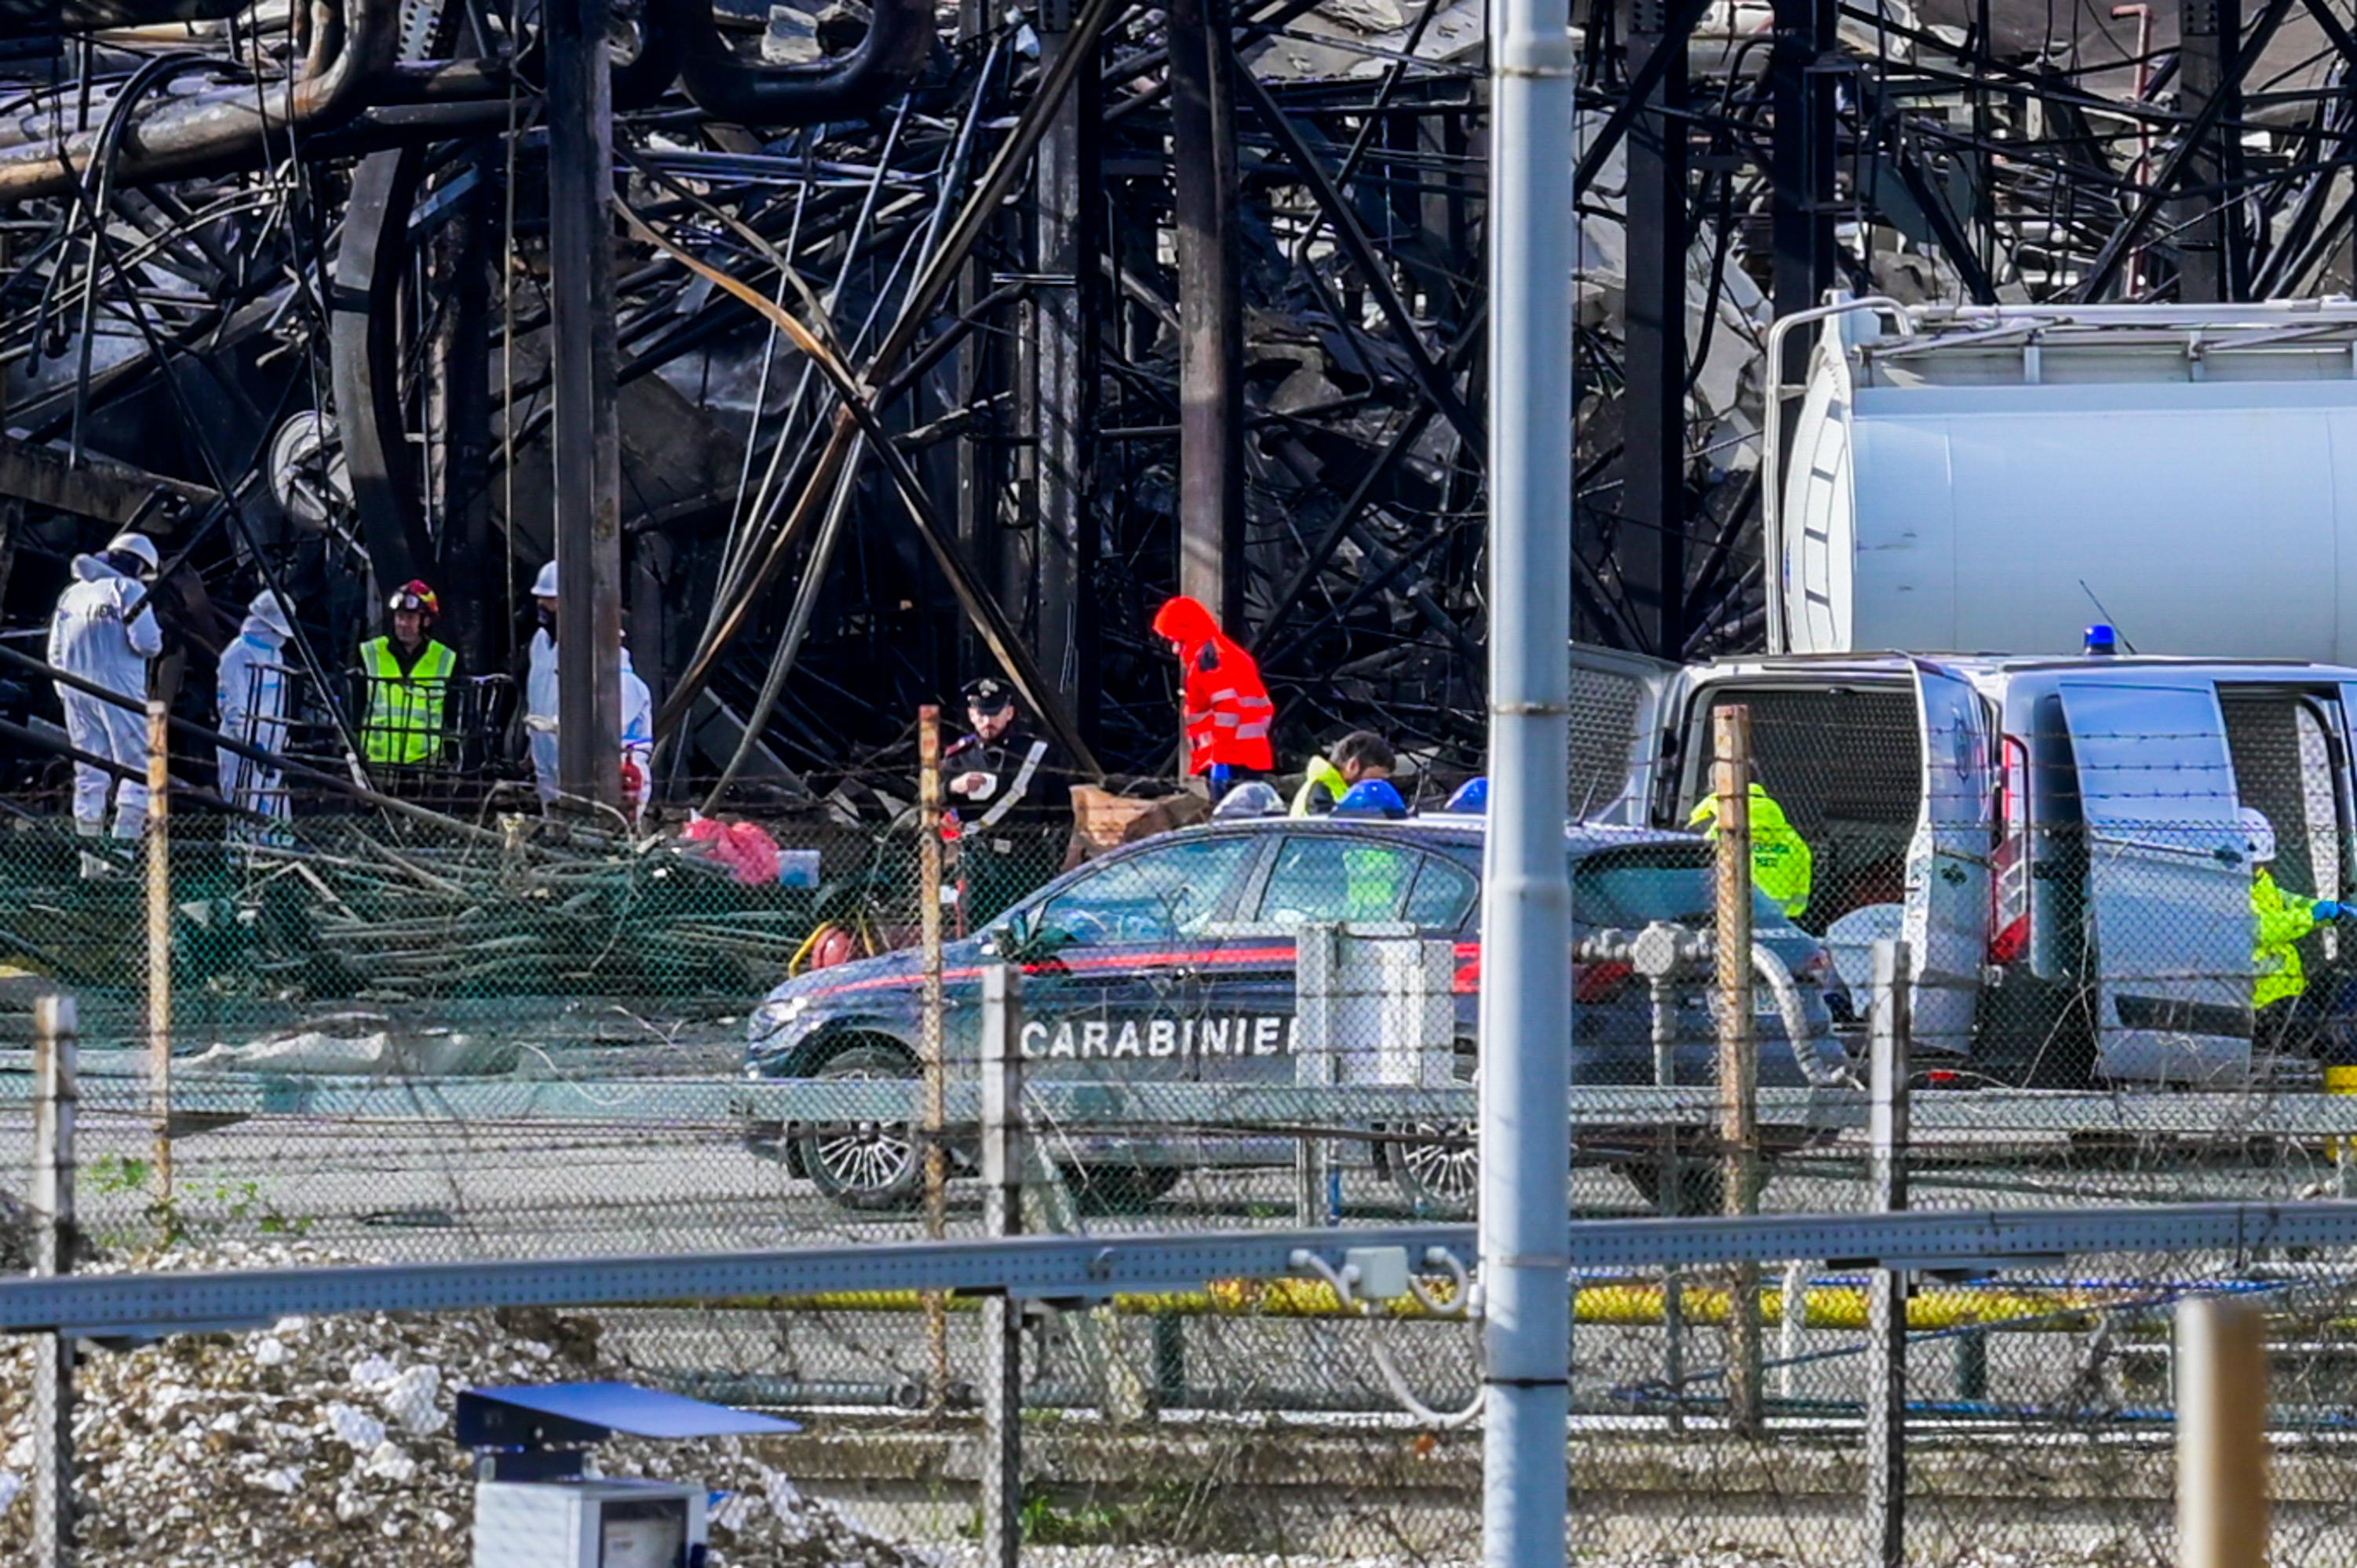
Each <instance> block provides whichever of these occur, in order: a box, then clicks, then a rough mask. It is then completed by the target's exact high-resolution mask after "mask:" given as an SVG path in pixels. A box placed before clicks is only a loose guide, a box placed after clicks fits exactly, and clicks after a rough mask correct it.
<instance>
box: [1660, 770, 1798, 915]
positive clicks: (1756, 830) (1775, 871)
mask: <svg viewBox="0 0 2357 1568" xmlns="http://www.w3.org/2000/svg"><path fill="white" fill-rule="evenodd" d="M1749 795H1750V800H1751V885H1752V886H1754V887H1757V888H1758V889H1760V892H1762V893H1765V894H1766V895H1768V897H1770V899H1771V900H1773V901H1774V902H1775V903H1776V904H1778V905H1779V906H1781V908H1782V909H1783V911H1784V914H1785V916H1786V918H1790V919H1794V920H1797V919H1799V918H1801V916H1802V915H1803V914H1804V913H1806V912H1807V910H1808V908H1809V884H1810V883H1811V882H1812V881H1813V880H1814V879H1815V876H1816V856H1815V854H1813V853H1812V852H1811V851H1810V849H1809V841H1808V840H1806V839H1804V838H1803V837H1802V836H1801V834H1800V832H1799V830H1797V829H1795V828H1794V827H1793V826H1792V822H1791V821H1790V820H1789V819H1788V818H1786V816H1785V815H1784V808H1783V807H1781V806H1780V805H1778V804H1777V803H1776V802H1775V800H1773V799H1771V798H1770V795H1769V793H1768V791H1767V790H1765V789H1761V788H1760V786H1759V785H1758V784H1757V783H1754V784H1753V785H1752V786H1751V789H1750V790H1749ZM1686 822H1687V823H1688V824H1689V825H1690V826H1693V827H1697V828H1698V827H1701V826H1702V825H1703V824H1704V823H1705V822H1708V823H1709V824H1710V827H1709V830H1708V832H1706V835H1705V836H1706V837H1709V838H1717V836H1718V798H1717V796H1716V795H1706V796H1704V797H1703V799H1702V800H1701V803H1700V804H1698V805H1696V806H1695V809H1694V811H1693V812H1692V814H1691V815H1689V816H1688V817H1687V818H1686Z"/></svg>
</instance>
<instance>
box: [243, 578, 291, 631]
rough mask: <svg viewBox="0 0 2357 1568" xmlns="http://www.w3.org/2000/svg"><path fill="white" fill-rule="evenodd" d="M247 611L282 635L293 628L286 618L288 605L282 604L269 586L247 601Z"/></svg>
mask: <svg viewBox="0 0 2357 1568" xmlns="http://www.w3.org/2000/svg"><path fill="white" fill-rule="evenodd" d="M245 613H246V614H248V615H250V616H252V617H253V618H254V619H256V620H258V621H260V622H261V623H262V624H263V625H264V626H266V627H268V628H270V629H271V630H273V631H274V632H276V633H277V634H278V635H279V636H281V637H285V635H286V634H287V633H288V632H289V631H290V630H292V629H293V628H292V626H291V624H290V623H289V622H288V620H287V618H286V607H285V606H284V605H282V604H280V603H279V602H278V596H277V595H276V594H274V593H273V592H272V591H271V590H269V589H268V588H264V589H263V590H262V592H260V593H258V594H256V595H254V596H253V598H251V599H248V600H247V601H246V605H245Z"/></svg>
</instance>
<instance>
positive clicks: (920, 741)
mask: <svg viewBox="0 0 2357 1568" xmlns="http://www.w3.org/2000/svg"><path fill="white" fill-rule="evenodd" d="M917 801H918V817H917V834H918V843H917V897H918V900H919V903H920V905H921V908H919V910H918V911H917V918H918V921H919V929H920V930H921V932H922V933H923V934H922V941H923V944H924V978H923V981H922V990H921V995H920V1011H921V1014H922V1016H921V1018H920V1020H919V1036H918V1050H919V1053H920V1055H921V1057H922V1058H923V1060H922V1062H921V1063H920V1066H921V1068H922V1070H923V1072H924V1075H925V1135H924V1139H923V1145H924V1151H925V1234H926V1235H927V1236H929V1237H931V1238H932V1239H933V1240H940V1239H941V1237H942V1234H943V1232H944V1231H945V1230H946V1228H947V1225H948V1219H949V1190H948V1189H949V1166H948V1164H947V1162H948V1157H949V1152H948V1151H947V1150H946V1149H944V1148H942V1134H943V1128H944V1126H945V1124H946V1123H947V1122H948V1120H949V1091H948V1085H947V1081H946V1079H947V1070H948V1069H947V1066H946V1064H945V1063H944V1062H943V1060H942V711H941V709H939V708H937V707H935V706H933V705H932V704H931V703H926V704H925V705H924V706H923V707H920V708H919V709H918V710H917ZM925 1338H926V1341H927V1343H928V1344H929V1345H930V1346H931V1350H932V1369H933V1376H932V1390H931V1393H930V1395H929V1396H928V1397H927V1399H926V1406H927V1408H929V1409H931V1410H932V1411H935V1412H939V1411H941V1410H942V1408H943V1407H944V1405H945V1404H946V1402H947V1401H948V1399H949V1392H950V1324H949V1298H948V1297H947V1296H945V1295H943V1294H942V1293H941V1292H940V1291H927V1292H926V1293H925Z"/></svg>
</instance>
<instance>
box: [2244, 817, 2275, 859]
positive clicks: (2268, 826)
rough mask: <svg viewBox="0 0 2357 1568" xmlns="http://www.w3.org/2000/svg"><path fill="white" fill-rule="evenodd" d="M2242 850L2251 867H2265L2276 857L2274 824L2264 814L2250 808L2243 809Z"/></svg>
mask: <svg viewBox="0 0 2357 1568" xmlns="http://www.w3.org/2000/svg"><path fill="white" fill-rule="evenodd" d="M2243 849H2244V853H2245V854H2248V855H2249V856H2250V857H2251V864H2252V865H2266V863H2267V862H2269V861H2271V860H2273V859H2274V858H2275V857H2276V829H2275V824H2274V823H2273V822H2268V821H2267V818H2266V812H2264V811H2258V810H2257V809H2255V808H2254V807H2250V806H2245V807H2244V808H2243Z"/></svg>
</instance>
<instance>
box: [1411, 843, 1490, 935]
mask: <svg viewBox="0 0 2357 1568" xmlns="http://www.w3.org/2000/svg"><path fill="white" fill-rule="evenodd" d="M1480 897H1481V884H1480V882H1479V881H1477V880H1476V879H1475V878H1474V875H1473V874H1472V873H1471V872H1469V871H1468V870H1466V869H1465V868H1464V867H1463V866H1461V865H1458V864H1457V863H1456V862H1455V861H1452V860H1443V859H1442V858H1440V856H1438V855H1437V854H1428V855H1426V856H1425V857H1424V869H1423V870H1421V871H1419V872H1417V873H1416V874H1415V888H1414V890H1412V891H1411V892H1410V893H1409V894H1408V896H1407V919H1408V923H1409V924H1410V925H1412V926H1415V927H1417V928H1418V929H1423V930H1427V931H1453V930H1455V929H1457V928H1458V927H1459V926H1461V925H1463V924H1464V923H1465V917H1466V916H1468V915H1469V914H1471V913H1472V912H1473V904H1474V901H1475V900H1476V899H1478V898H1480Z"/></svg>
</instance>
